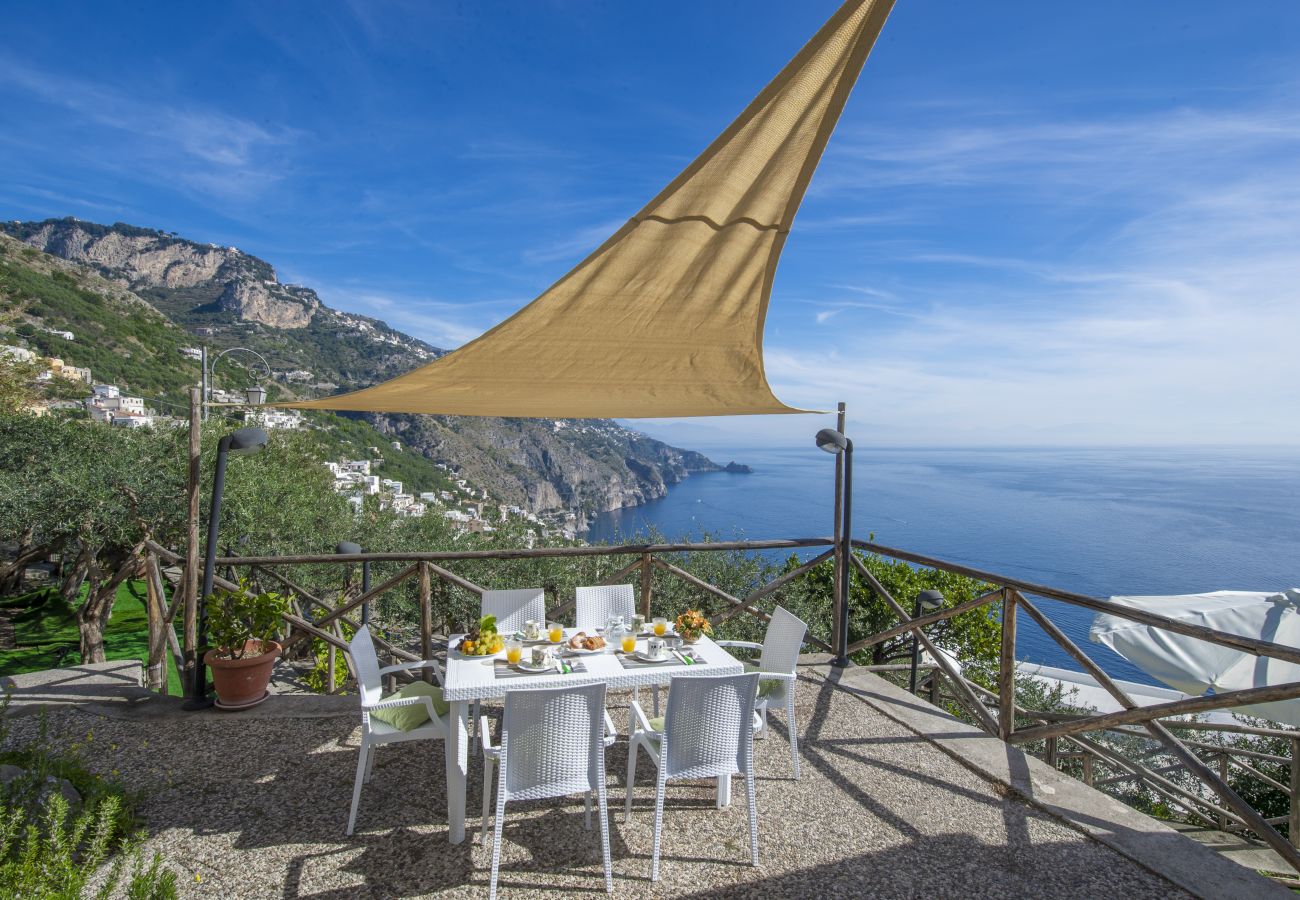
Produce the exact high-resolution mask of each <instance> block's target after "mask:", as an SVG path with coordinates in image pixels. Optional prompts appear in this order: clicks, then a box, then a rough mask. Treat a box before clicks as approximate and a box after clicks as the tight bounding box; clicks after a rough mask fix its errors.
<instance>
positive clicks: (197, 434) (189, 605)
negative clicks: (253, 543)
mask: <svg viewBox="0 0 1300 900" xmlns="http://www.w3.org/2000/svg"><path fill="white" fill-rule="evenodd" d="M202 414H203V388H202V387H200V386H197V385H196V386H193V387H191V388H190V450H189V454H190V456H189V468H188V471H187V473H186V482H185V499H186V516H187V518H186V531H185V584H184V585H183V586H182V588H181V590H182V592H183V599H182V604H183V606H182V617H181V621H182V639H183V642H184V649H183V652H182V660H183V663H184V665H185V671H184V672H183V673H181V676H182V677H181V684H182V685H183V686H186V692H187V693H188V685H190V684H193V681H194V656H195V649H196V648H197V647H198V636H197V635H198V631H197V610H198V602H199V463H200V462H201V459H202V452H203V426H202V424H201V419H202Z"/></svg>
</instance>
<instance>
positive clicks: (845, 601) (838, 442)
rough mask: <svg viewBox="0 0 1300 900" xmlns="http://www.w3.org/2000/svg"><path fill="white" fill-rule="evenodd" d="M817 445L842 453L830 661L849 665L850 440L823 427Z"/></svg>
mask: <svg viewBox="0 0 1300 900" xmlns="http://www.w3.org/2000/svg"><path fill="white" fill-rule="evenodd" d="M817 446H818V447H819V448H820V449H822V450H825V451H826V452H827V453H832V454H835V455H839V454H841V453H843V454H844V494H843V499H842V503H841V506H840V510H841V515H842V518H841V523H842V527H841V528H840V539H841V541H842V542H843V545H842V548H841V552H840V595H839V597H837V598H836V602H837V603H839V606H840V617H839V618H840V633H839V634H838V635H836V636H835V638H836V640H835V645H836V647H837V648H838V655H837V656H836V657H835V660H834V663H835V665H837V666H847V665H848V664H849V654H848V647H849V554H850V553H852V552H853V544H852V542H851V536H850V534H849V527H850V526H851V525H852V524H853V441H851V440H849V439H848V438H847V437H845V436H844V435H843V434H842V433H841V432H838V431H836V430H835V429H834V428H823V429H822V430H821V431H819V432H817Z"/></svg>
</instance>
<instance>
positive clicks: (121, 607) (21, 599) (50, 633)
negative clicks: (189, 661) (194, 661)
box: [0, 581, 181, 696]
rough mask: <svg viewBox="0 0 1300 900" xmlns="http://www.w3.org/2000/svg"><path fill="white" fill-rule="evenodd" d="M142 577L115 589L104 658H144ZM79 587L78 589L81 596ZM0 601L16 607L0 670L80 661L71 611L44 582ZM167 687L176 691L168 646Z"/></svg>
mask: <svg viewBox="0 0 1300 900" xmlns="http://www.w3.org/2000/svg"><path fill="white" fill-rule="evenodd" d="M144 596H145V586H144V582H143V581H128V582H126V583H124V584H123V585H122V586H121V587H120V588H118V591H117V600H116V601H115V602H114V603H113V615H112V617H111V618H110V619H109V621H108V626H107V628H105V630H104V655H105V657H106V658H107V659H109V660H115V659H138V660H140V664H141V665H147V664H148V661H149V619H148V613H146V612H145V606H144ZM84 598H85V589H84V588H83V589H82V599H84ZM0 606H5V607H9V608H13V609H21V610H22V612H20V613H19V614H18V615H17V616H15V617H14V619H13V624H14V641H15V643H17V645H18V648H17V649H16V650H0V675H19V674H21V673H23V672H38V671H40V670H41V669H54V668H58V667H60V666H75V665H77V664H78V663H80V662H81V652H80V649H79V647H80V636H79V632H78V630H77V617H76V613H75V612H74V611H73V610H72V609H70V608H69V607H68V606H67V605H66V604H65V603H64V602H63V600H62V598H61V597H60V596H59V593H58V591H56V590H54V589H52V588H44V589H42V590H39V591H32V592H31V593H27V594H23V595H21V596H17V597H7V598H5V599H4V600H0ZM166 660H167V693H169V694H171V695H173V696H180V694H181V681H180V676H179V675H178V674H177V672H176V664H175V661H174V660H173V659H172V655H171V651H170V650H169V651H168V652H167V654H166Z"/></svg>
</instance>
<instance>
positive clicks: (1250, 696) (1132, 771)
mask: <svg viewBox="0 0 1300 900" xmlns="http://www.w3.org/2000/svg"><path fill="white" fill-rule="evenodd" d="M853 546H854V547H855V548H856V549H859V550H863V551H866V552H867V553H874V554H878V555H880V556H885V557H890V558H892V559H898V560H903V561H906V562H909V563H911V564H913V565H917V566H924V567H928V568H933V569H941V570H944V571H948V572H953V573H956V574H959V575H965V576H967V577H971V578H976V579H979V580H980V581H982V582H985V583H987V584H990V585H993V586H994V588H995V589H994V590H992V591H989V592H987V593H985V594H983V595H981V596H979V597H976V598H974V599H973V600H970V601H968V602H966V603H962V604H959V605H956V606H953V607H949V608H947V609H942V610H939V611H938V612H935V613H931V614H929V615H923V616H919V617H912V616H910V615H909V614H908V613H907V611H906V610H905V609H904V608H903V606H902V605H901V604H900V603H899V602H898V601H897V599H895V598H894V597H892V596H890V594H889V591H888V590H886V589H885V587H884V586H883V585H882V584H881V583H880V582H879V580H878V579H877V578H876V577H875V576H874V575H873V574H872V573H871V570H870V569H869V568H868V567H867V566H866V565H865V564H864V563H863V562H862V560H861V559H860V558H859V556H858V555H857V554H853V555H852V556H851V557H850V559H851V561H852V568H853V570H854V572H855V573H856V574H857V575H858V576H859V577H860V578H861V579H862V581H863V582H864V583H865V585H866V586H867V588H868V589H869V590H870V591H871V592H872V593H873V594H875V596H876V597H878V598H879V599H880V600H881V601H882V602H884V603H885V604H886V605H887V606H889V607H890V608H891V609H892V610H893V611H894V613H895V615H896V616H897V617H898V619H899V623H900V624H899V625H897V626H893V627H891V628H888V629H885V630H883V631H880V632H878V633H876V634H873V635H870V636H868V637H866V638H863V639H861V640H859V641H856V642H854V643H853V644H851V645H850V646H849V652H850V653H853V652H859V651H862V650H866V649H868V648H870V647H874V646H875V645H877V644H880V643H882V642H884V641H887V640H889V639H890V638H893V637H897V636H899V635H901V634H905V633H907V632H911V633H912V634H913V635H915V636H916V639H917V640H918V641H919V642H920V643H921V645H922V646H924V647H925V648H926V650H927V651H928V652H929V653H930V655H931V657H932V658H933V660H934V664H935V666H936V668H937V671H936V673H934V675H932V676H931V678H932V679H933V678H935V677H938V675H939V673H941V674H942V679H943V681H942V687H943V688H944V689H946V691H947V695H948V696H950V697H951V699H952V700H953V702H955V703H956V704H957V705H958V706H959V707H960V708H961V709H962V710H963V711H964V712H965V713H966V714H967V716H968V717H969V718H970V719H971V720H973V721H974V722H975V723H976V724H978V725H979V726H980V727H981V728H983V729H984V730H985V731H987V732H988V733H989V734H993V735H997V736H999V737H1001V738H1002V739H1003V740H1004V741H1007V742H1008V743H1011V744H1019V745H1026V744H1031V743H1032V744H1040V743H1041V745H1042V746H1043V748H1044V749H1043V751H1042V752H1043V755H1044V757H1045V758H1047V759H1048V761H1049V762H1050V763H1052V764H1053V765H1058V764H1059V763H1060V762H1061V761H1063V760H1067V759H1069V760H1079V761H1080V762H1081V767H1082V769H1083V773H1084V780H1085V781H1087V782H1088V783H1090V784H1097V785H1098V786H1105V785H1107V784H1117V783H1119V782H1124V781H1135V782H1138V783H1140V784H1142V785H1143V786H1145V787H1147V788H1149V789H1151V790H1152V791H1153V792H1154V793H1155V794H1157V795H1159V796H1160V797H1161V798H1162V799H1164V800H1165V801H1166V802H1168V803H1170V804H1172V805H1173V806H1174V807H1175V808H1178V809H1181V810H1183V811H1184V812H1185V813H1186V814H1187V815H1188V817H1189V818H1191V819H1194V820H1197V821H1200V822H1203V823H1205V824H1207V825H1209V826H1210V827H1218V828H1221V829H1224V830H1228V829H1237V830H1245V831H1250V832H1253V833H1254V834H1256V835H1257V836H1258V837H1259V838H1261V839H1262V840H1263V841H1265V842H1266V843H1267V844H1268V845H1269V846H1270V847H1272V849H1273V850H1274V851H1276V852H1277V853H1278V855H1279V856H1281V857H1282V858H1283V859H1284V860H1286V862H1287V863H1288V864H1289V865H1291V867H1292V868H1294V869H1296V871H1297V872H1300V852H1297V850H1296V846H1295V845H1297V844H1300V807H1298V806H1297V803H1296V798H1297V797H1300V731H1294V732H1293V731H1287V730H1281V729H1267V728H1263V729H1261V728H1252V727H1249V726H1244V725H1217V724H1213V723H1206V722H1195V721H1185V720H1182V719H1177V718H1175V717H1178V716H1185V715H1189V714H1195V713H1205V712H1210V711H1212V710H1226V709H1234V708H1237V707H1241V706H1246V705H1253V704H1258V703H1268V702H1273V701H1279V700H1293V699H1296V698H1300V682H1294V683H1289V684H1281V685H1270V686H1268V687H1260V688H1250V689H1245V690H1237V691H1227V692H1224V693H1221V694H1215V695H1213V696H1209V697H1192V698H1187V699H1183V700H1177V701H1173V702H1170V703H1159V704H1155V705H1151V706H1138V704H1137V703H1136V702H1134V700H1133V699H1132V697H1130V696H1129V695H1128V694H1127V693H1126V692H1125V691H1124V690H1123V689H1122V688H1121V687H1120V686H1119V685H1118V684H1116V683H1115V681H1114V679H1112V678H1111V677H1110V676H1109V675H1107V674H1106V672H1105V671H1104V670H1103V669H1102V668H1101V666H1100V665H1098V664H1097V663H1096V662H1095V661H1094V660H1093V659H1092V658H1091V657H1090V656H1088V654H1087V653H1085V652H1084V651H1083V650H1082V649H1080V647H1079V646H1078V645H1077V644H1075V643H1074V641H1072V640H1071V639H1070V638H1069V637H1068V636H1067V635H1066V634H1065V633H1064V632H1062V631H1061V629H1060V628H1058V627H1057V626H1056V625H1055V624H1054V623H1053V622H1052V621H1051V619H1049V618H1048V617H1047V616H1046V615H1044V614H1043V612H1042V611H1041V610H1039V609H1038V607H1037V606H1036V605H1035V604H1034V603H1033V602H1032V601H1031V600H1030V599H1029V597H1030V596H1035V597H1043V598H1047V599H1050V600H1055V601H1058V602H1062V603H1067V604H1071V605H1074V606H1078V607H1082V608H1084V609H1088V610H1092V611H1095V612H1105V613H1108V614H1110V615H1113V616H1116V617H1119V618H1123V619H1128V620H1130V621H1133V622H1139V623H1142V624H1145V625H1151V626H1154V627H1156V628H1162V629H1164V630H1166V631H1172V632H1174V633H1177V634H1183V635H1188V636H1190V637H1194V638H1198V639H1200V640H1203V641H1207V642H1209V643H1212V644H1216V645H1219V646H1224V647H1231V648H1232V649H1235V650H1241V651H1244V652H1246V653H1250V654H1252V655H1254V656H1261V657H1268V658H1270V659H1280V660H1284V661H1286V662H1293V663H1300V649H1297V648H1295V647H1288V646H1285V645H1282V644H1276V643H1273V642H1271V641H1263V640H1258V639H1254V638H1247V637H1242V636H1240V635H1234V634H1227V633H1225V632H1221V631H1215V630H1214V629H1211V628H1205V627H1202V626H1199V625H1192V624H1189V623H1187V622H1180V621H1177V620H1174V619H1170V618H1167V617H1165V616H1160V615H1156V614H1153V613H1149V612H1145V611H1143V610H1137V609H1132V608H1129V607H1125V606H1120V605H1118V604H1114V603H1109V602H1107V601H1105V600H1100V599H1097V598H1095V597H1089V596H1087V595H1083V594H1076V593H1073V592H1070V591H1063V590H1059V589H1057V588H1051V587H1047V586H1045V585H1040V584H1035V583H1033V582H1029V581H1025V580H1022V579H1017V578H1010V577H1007V576H1003V575H997V574H994V573H992V572H985V571H982V570H979V569H975V568H972V567H970V566H964V565H960V564H957V563H951V562H948V561H946V560H941V559H935V558H932V557H927V556H922V555H920V554H917V553H911V552H909V551H905V550H899V549H897V548H893V547H886V546H883V545H880V544H875V543H872V542H869V541H853ZM990 604H998V605H999V606H1000V618H1001V629H1002V632H1001V633H1002V640H1001V647H1000V652H999V655H998V675H997V690H996V691H991V690H989V689H987V688H985V687H983V686H982V685H979V684H977V683H975V682H973V681H971V680H970V679H968V678H966V677H965V676H964V675H963V673H962V670H961V668H960V667H959V666H958V665H957V664H955V663H954V662H953V661H952V658H951V657H950V656H949V655H948V654H947V653H945V652H943V651H942V650H941V649H940V648H936V647H935V646H934V645H933V644H932V643H931V642H930V640H929V639H928V638H927V637H926V635H925V628H926V626H928V625H932V624H935V623H937V622H941V621H943V620H945V619H949V618H951V617H952V616H954V615H960V614H961V613H963V612H969V611H971V610H974V609H979V608H982V607H985V606H988V605H990ZM1021 612H1023V613H1024V614H1025V615H1027V616H1028V617H1029V618H1030V619H1031V620H1033V622H1034V623H1035V624H1037V625H1038V626H1039V627H1040V628H1041V629H1042V630H1043V631H1044V632H1045V633H1046V634H1047V636H1048V637H1050V638H1051V639H1052V640H1053V641H1055V642H1056V643H1057V644H1058V645H1059V646H1060V647H1061V648H1062V649H1063V650H1064V651H1065V652H1066V653H1067V654H1069V656H1070V657H1071V658H1072V659H1073V660H1074V661H1075V662H1076V663H1078V664H1079V666H1080V667H1081V668H1082V670H1083V671H1084V672H1086V673H1087V674H1088V675H1090V676H1092V678H1093V679H1095V680H1096V682H1097V683H1098V684H1099V685H1100V686H1101V687H1102V688H1104V689H1105V690H1106V691H1107V692H1108V693H1109V694H1110V695H1111V696H1112V697H1113V698H1114V699H1115V701H1116V702H1117V703H1118V704H1119V706H1120V707H1122V709H1121V711H1119V712H1110V713H1098V714H1095V715H1075V714H1068V713H1059V712H1050V711H1036V710H1032V709H1024V708H1022V707H1021V706H1019V705H1018V704H1017V702H1016V627H1017V617H1018V614H1019V613H1021ZM930 689H931V690H932V691H933V690H934V681H933V680H931V682H930ZM936 693H939V692H936ZM1017 718H1020V719H1025V720H1029V721H1032V722H1034V723H1035V724H1034V725H1032V726H1031V727H1028V728H1017V727H1016V720H1017ZM1174 731H1180V732H1187V731H1219V732H1222V733H1224V734H1230V733H1237V734H1249V735H1256V736H1262V737H1277V738H1284V739H1286V740H1288V741H1290V747H1291V755H1290V756H1289V757H1283V756H1278V755H1275V754H1266V753H1259V752H1257V751H1251V750H1248V749H1243V748H1235V747H1228V746H1222V745H1218V744H1213V743H1206V742H1204V741H1197V740H1193V739H1190V738H1186V737H1179V736H1177V735H1175V733H1174ZM1089 733H1093V734H1096V733H1103V734H1104V733H1109V734H1115V735H1124V736H1127V737H1135V736H1140V737H1144V738H1147V739H1149V740H1152V741H1154V742H1155V743H1157V744H1158V754H1159V755H1162V756H1165V757H1168V758H1170V759H1172V760H1173V762H1172V763H1171V764H1170V765H1166V766H1162V767H1159V768H1158V769H1157V768H1152V767H1151V766H1149V765H1146V764H1144V763H1143V762H1142V761H1140V760H1134V759H1129V758H1126V757H1125V756H1124V755H1123V754H1121V753H1119V752H1117V751H1116V750H1115V749H1114V748H1112V747H1108V746H1106V745H1104V744H1102V743H1101V742H1099V741H1097V740H1093V739H1090V738H1088V737H1085V735H1086V734H1089ZM1061 742H1065V743H1066V744H1067V745H1069V746H1072V747H1075V748H1077V750H1074V751H1068V752H1064V753H1063V752H1061V750H1060V743H1061ZM1145 755H1147V756H1148V757H1149V756H1152V755H1156V753H1155V752H1148V753H1147V754H1145ZM1203 757H1205V758H1203ZM1251 759H1254V760H1256V761H1259V760H1260V759H1263V760H1266V761H1268V762H1275V763H1285V764H1286V765H1287V766H1288V767H1289V771H1290V779H1289V783H1288V784H1283V783H1282V782H1280V781H1278V780H1276V779H1273V778H1270V777H1268V776H1267V775H1265V774H1264V773H1262V772H1259V771H1258V769H1257V767H1255V766H1253V765H1251V763H1250V762H1248V760H1251ZM1098 763H1100V764H1102V765H1104V766H1106V767H1107V768H1111V769H1114V770H1115V771H1116V774H1115V775H1114V776H1112V777H1108V778H1106V779H1103V780H1102V782H1097V781H1096V779H1095V767H1096V765H1097V764H1098ZM1212 764H1217V770H1216V769H1215V768H1212V767H1211V765H1212ZM1229 767H1235V768H1237V769H1239V770H1241V771H1244V772H1246V773H1247V774H1249V775H1251V776H1252V777H1255V778H1258V779H1259V780H1260V781H1261V782H1262V783H1264V784H1266V785H1268V786H1269V787H1271V788H1273V789H1275V790H1277V791H1280V792H1282V793H1283V794H1285V795H1286V797H1287V798H1288V800H1289V802H1290V812H1289V813H1288V815H1286V816H1278V817H1273V818H1269V819H1266V818H1265V817H1264V816H1262V815H1261V814H1260V813H1259V812H1257V811H1256V810H1255V809H1254V808H1253V807H1251V805H1250V804H1249V803H1248V802H1246V800H1244V799H1243V798H1242V797H1241V796H1240V795H1239V794H1238V793H1237V792H1236V791H1234V790H1233V789H1232V788H1231V787H1230V786H1229V784H1228V770H1229ZM1174 772H1181V773H1187V774H1190V775H1192V776H1194V778H1195V780H1196V782H1197V783H1198V784H1199V785H1201V786H1203V787H1204V788H1205V789H1208V791H1209V792H1210V793H1211V794H1212V795H1213V797H1214V798H1217V802H1215V800H1214V799H1211V798H1210V797H1207V796H1205V795H1204V794H1203V793H1201V792H1197V791H1192V790H1188V789H1187V788H1186V787H1184V786H1183V785H1179V784H1177V783H1175V782H1174V781H1172V780H1171V779H1170V778H1169V777H1167V776H1169V775H1170V774H1172V773H1174ZM1284 822H1285V823H1286V824H1287V826H1288V832H1289V835H1290V841H1288V840H1287V838H1285V837H1283V836H1282V835H1281V834H1280V833H1279V832H1278V831H1277V829H1276V828H1274V827H1273V826H1274V825H1278V824H1282V823H1284Z"/></svg>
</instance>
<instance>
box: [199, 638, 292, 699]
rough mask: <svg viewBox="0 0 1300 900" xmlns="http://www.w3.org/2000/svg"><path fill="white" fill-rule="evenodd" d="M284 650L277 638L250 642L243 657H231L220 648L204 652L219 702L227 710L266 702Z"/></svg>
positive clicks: (204, 660) (245, 647)
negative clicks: (227, 656) (225, 655)
mask: <svg viewBox="0 0 1300 900" xmlns="http://www.w3.org/2000/svg"><path fill="white" fill-rule="evenodd" d="M259 649H260V650H261V651H262V652H261V653H260V654H258V653H257V651H258V650H259ZM280 650H281V647H280V645H279V644H277V643H276V642H275V641H248V642H247V643H246V644H245V645H244V656H243V657H241V658H240V659H228V658H226V657H224V656H223V655H222V654H221V651H220V650H217V649H213V650H209V651H208V652H207V653H205V654H203V663H204V665H206V666H207V667H208V668H209V669H211V670H212V684H213V686H214V687H215V688H216V689H217V697H218V698H219V699H218V705H219V706H221V707H223V708H225V709H244V708H246V707H249V706H256V705H257V704H258V703H260V702H262V700H264V699H265V698H266V686H267V685H269V684H270V683H271V669H272V667H274V665H275V660H276V657H278V656H279V655H280Z"/></svg>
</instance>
